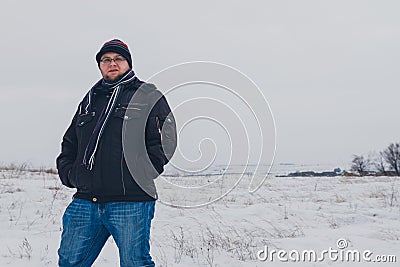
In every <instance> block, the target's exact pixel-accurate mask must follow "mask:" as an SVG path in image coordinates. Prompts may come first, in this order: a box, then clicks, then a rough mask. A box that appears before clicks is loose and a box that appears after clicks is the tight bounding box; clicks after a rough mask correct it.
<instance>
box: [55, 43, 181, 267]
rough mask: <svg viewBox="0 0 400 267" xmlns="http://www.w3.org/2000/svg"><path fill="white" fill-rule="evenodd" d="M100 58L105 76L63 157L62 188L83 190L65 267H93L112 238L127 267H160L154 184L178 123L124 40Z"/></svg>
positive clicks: (72, 216) (70, 132) (68, 234)
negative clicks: (155, 253)
mask: <svg viewBox="0 0 400 267" xmlns="http://www.w3.org/2000/svg"><path fill="white" fill-rule="evenodd" d="M96 61H97V64H98V67H99V68H100V72H101V75H102V76H103V78H102V79H101V80H100V81H98V82H97V83H96V84H95V85H94V86H93V87H92V88H91V89H90V90H89V92H88V93H87V94H86V95H85V97H84V98H83V100H82V102H81V103H80V104H79V106H78V110H77V112H76V114H75V115H74V117H73V119H72V123H71V125H70V126H69V128H68V129H67V131H66V133H65V135H64V137H63V141H62V144H61V154H60V155H59V156H58V157H57V169H58V172H59V176H60V179H61V181H62V183H63V184H64V185H65V186H67V187H70V188H76V189H77V192H76V193H75V194H74V197H73V200H72V202H71V203H70V204H69V206H68V207H67V209H66V210H65V213H64V215H63V232H62V236H61V244H60V248H59V250H58V255H59V266H60V267H67V266H82V267H86V266H91V265H92V264H93V262H94V261H95V259H96V258H97V256H98V255H99V253H100V251H101V249H102V247H103V246H104V244H105V242H106V241H107V239H108V238H109V237H110V235H111V236H112V237H113V238H114V240H115V243H116V245H117V247H118V250H119V256H120V266H121V267H127V266H129V267H133V266H154V262H153V260H152V258H151V256H150V244H149V239H150V225H151V220H152V218H153V216H154V208H155V200H156V199H157V193H156V191H155V187H154V182H153V179H154V178H156V177H157V176H158V175H159V174H160V173H162V172H163V170H164V165H165V164H166V163H168V160H169V159H170V158H171V156H172V154H173V152H174V150H175V148H176V128H175V121H174V118H173V116H172V113H171V110H170V107H169V105H168V103H167V101H166V99H165V97H164V96H163V95H162V94H161V93H160V92H159V91H158V90H156V88H155V86H154V85H152V84H148V83H145V82H143V81H140V80H139V79H138V78H137V77H136V76H135V73H134V71H133V69H132V58H131V53H130V51H129V48H128V46H127V45H126V44H125V43H123V42H122V41H120V40H118V39H114V40H111V41H108V42H106V43H105V44H104V45H103V46H102V47H101V49H100V51H99V52H98V53H97V55H96ZM161 137H162V138H161ZM141 138H142V139H143V140H140V139H141ZM161 140H162V142H161ZM164 143H165V144H166V145H164Z"/></svg>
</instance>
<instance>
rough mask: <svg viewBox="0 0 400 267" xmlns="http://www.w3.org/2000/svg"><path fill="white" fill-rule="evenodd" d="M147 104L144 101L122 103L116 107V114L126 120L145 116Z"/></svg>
mask: <svg viewBox="0 0 400 267" xmlns="http://www.w3.org/2000/svg"><path fill="white" fill-rule="evenodd" d="M146 111H147V104H142V103H127V104H121V105H120V106H119V107H117V108H116V109H115V112H114V116H115V117H118V118H122V119H124V120H131V119H139V118H145V116H146V115H148V114H146Z"/></svg>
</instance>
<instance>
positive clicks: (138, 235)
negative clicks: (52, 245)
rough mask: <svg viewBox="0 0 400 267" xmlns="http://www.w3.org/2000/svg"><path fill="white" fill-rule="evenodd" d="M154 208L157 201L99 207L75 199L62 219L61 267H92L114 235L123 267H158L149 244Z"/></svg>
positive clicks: (100, 205)
mask: <svg viewBox="0 0 400 267" xmlns="http://www.w3.org/2000/svg"><path fill="white" fill-rule="evenodd" d="M154 207H155V201H148V202H109V203H105V204H96V203H93V202H91V201H88V200H83V199H77V198H74V199H73V200H72V202H71V203H70V204H69V206H68V207H67V209H66V210H65V213H64V216H63V219H62V220H63V232H62V236H61V244H60V248H59V249H58V256H59V262H58V264H59V266H60V267H72V266H74V267H78V266H79V267H88V266H91V265H92V264H93V262H94V261H95V260H96V258H97V256H98V255H99V253H100V251H101V249H102V248H103V246H104V244H105V242H106V241H107V239H108V238H109V237H110V235H112V237H113V238H114V240H115V243H116V245H117V247H118V250H119V257H120V266H121V267H128V266H129V267H139V266H154V262H153V260H152V259H151V256H150V243H149V241H150V225H151V220H152V219H153V216H154Z"/></svg>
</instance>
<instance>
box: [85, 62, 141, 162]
mask: <svg viewBox="0 0 400 267" xmlns="http://www.w3.org/2000/svg"><path fill="white" fill-rule="evenodd" d="M135 77H136V76H135V73H134V72H133V70H130V71H129V72H127V73H126V74H125V75H124V76H123V77H122V78H121V79H119V80H118V81H116V82H113V83H110V82H108V81H106V80H104V79H102V80H100V81H99V82H98V83H96V85H95V86H93V87H92V89H90V91H89V93H88V96H87V97H88V100H87V104H86V107H85V111H86V112H88V110H89V109H90V106H91V104H92V98H93V93H94V90H95V88H96V87H97V86H98V85H100V84H101V86H102V90H107V91H109V92H111V97H110V99H109V101H108V103H107V105H106V106H104V108H103V110H102V111H101V114H100V115H99V118H98V120H97V122H96V126H95V127H94V129H93V132H92V135H91V136H90V139H89V142H88V144H87V146H86V150H85V154H84V156H83V164H84V165H85V166H86V168H87V169H89V170H92V169H93V165H94V162H95V157H96V151H97V149H98V146H99V142H100V138H101V136H102V134H103V132H104V128H105V126H106V124H107V121H108V119H109V117H110V115H111V111H112V110H113V109H114V107H115V104H116V102H117V99H118V97H119V95H120V93H121V91H122V85H124V84H126V83H128V82H130V81H132V80H133V79H135Z"/></svg>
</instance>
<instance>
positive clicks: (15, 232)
mask: <svg viewBox="0 0 400 267" xmlns="http://www.w3.org/2000/svg"><path fill="white" fill-rule="evenodd" d="M273 173H274V174H278V173H279V171H274V172H273ZM246 188H247V187H245V186H242V187H241V186H239V187H238V188H236V189H235V190H234V191H232V192H231V193H230V194H228V195H227V196H226V197H225V198H223V199H222V200H220V201H218V202H216V203H213V204H212V205H209V206H206V207H202V208H194V209H181V208H180V209H178V208H173V207H170V206H166V205H163V204H162V203H157V205H156V214H155V219H154V220H153V224H152V236H151V245H152V250H151V253H152V256H153V259H154V260H155V262H156V265H157V266H160V267H161V266H164V267H166V266H170V267H171V266H246V267H247V266H249V267H250V266H252V267H253V266H287V265H290V266H364V265H365V266H399V265H398V264H399V262H400V179H399V178H398V177H335V178H328V177H312V178H282V177H281V178H279V177H273V176H272V177H271V178H269V179H267V180H266V182H265V183H264V185H263V186H262V187H261V188H260V189H259V190H258V191H257V192H256V193H254V194H250V193H248V191H247V189H246ZM73 193H74V190H70V189H68V188H65V187H63V186H62V185H61V184H60V182H59V180H58V177H57V176H56V175H54V174H48V173H45V172H30V171H24V170H18V169H16V170H7V171H6V170H2V171H0V227H1V228H0V229H1V232H0V237H1V242H0V266H56V265H57V248H58V244H59V241H60V235H61V216H62V213H63V211H64V209H65V208H66V206H67V205H68V203H69V201H70V200H71V196H72V194H73ZM162 193H163V192H159V194H160V195H161V194H162ZM176 194H179V192H176ZM193 197H196V196H193ZM339 239H343V240H341V241H340V242H341V243H340V245H343V244H344V245H345V246H346V245H347V247H345V248H343V249H339V248H338V246H337V241H338V240H339ZM266 247H268V250H269V252H271V251H272V250H275V251H278V250H282V251H286V252H287V253H286V255H285V254H284V252H281V254H280V256H281V258H284V259H287V260H288V261H289V262H282V261H280V260H278V254H277V253H276V254H275V255H273V256H274V258H273V261H272V262H271V259H270V258H268V259H267V260H266V261H261V260H260V259H258V258H257V255H258V256H259V257H265V253H258V252H259V251H260V250H265V248H266ZM330 248H331V249H330ZM294 250H295V251H294ZM303 250H313V251H315V252H316V254H317V256H318V257H320V255H321V253H322V252H323V250H331V251H332V250H338V251H339V252H341V253H344V252H346V251H350V250H352V251H359V252H360V253H361V257H362V253H364V251H366V250H369V251H371V253H367V254H368V255H367V256H369V258H370V259H371V260H374V259H375V258H376V256H379V255H386V256H388V257H386V260H388V261H389V260H390V261H394V260H396V261H397V262H396V263H377V262H375V263H374V262H369V263H366V262H365V261H363V259H362V258H361V260H360V261H361V262H360V263H355V262H353V261H351V262H347V261H346V260H345V259H344V260H341V258H340V257H339V259H338V260H335V257H337V255H339V254H337V255H336V256H335V254H331V255H329V254H325V260H323V261H318V260H317V261H316V262H314V261H311V262H310V261H303V262H293V261H294V258H295V256H296V251H298V252H299V253H300V254H301V253H302V251H303ZM390 255H392V256H393V257H391V258H390V257H389V256H390ZM329 256H331V258H332V259H330V258H329ZM351 259H352V258H351ZM94 266H97V267H100V266H102V267H103V266H119V264H118V251H117V249H116V247H115V244H114V243H113V241H112V239H110V240H109V241H108V242H107V244H106V246H105V247H104V249H103V251H102V252H101V254H100V256H99V258H98V259H97V261H96V262H95V264H94Z"/></svg>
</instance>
